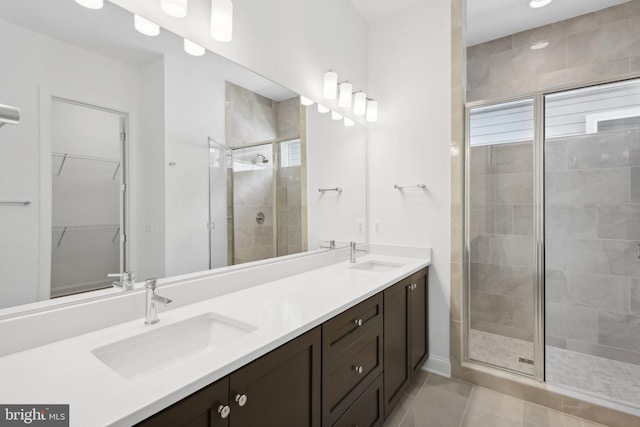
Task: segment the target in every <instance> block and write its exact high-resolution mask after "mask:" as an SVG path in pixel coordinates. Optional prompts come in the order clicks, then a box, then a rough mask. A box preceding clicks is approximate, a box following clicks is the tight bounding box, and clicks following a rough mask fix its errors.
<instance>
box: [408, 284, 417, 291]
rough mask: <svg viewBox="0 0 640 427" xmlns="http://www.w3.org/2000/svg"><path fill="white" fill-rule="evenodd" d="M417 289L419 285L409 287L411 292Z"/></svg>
mask: <svg viewBox="0 0 640 427" xmlns="http://www.w3.org/2000/svg"><path fill="white" fill-rule="evenodd" d="M417 287H418V285H416V284H415V283H412V284H410V285H409V286H407V288H409V290H411V291H415V290H416V288H417Z"/></svg>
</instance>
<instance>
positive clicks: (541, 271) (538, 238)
mask: <svg viewBox="0 0 640 427" xmlns="http://www.w3.org/2000/svg"><path fill="white" fill-rule="evenodd" d="M637 79H640V74H637V73H636V74H632V75H627V76H624V77H622V78H614V79H604V80H598V81H594V82H582V83H579V84H572V85H565V86H559V87H554V88H549V89H547V90H542V91H538V92H533V93H528V94H523V95H520V96H517V97H508V98H497V99H492V100H486V101H475V102H468V103H466V104H465V109H464V111H465V115H464V121H465V126H464V169H463V170H464V180H463V182H464V188H463V215H464V217H463V267H462V278H463V285H462V316H463V317H462V337H461V341H462V342H461V343H460V345H461V348H462V361H461V365H462V366H463V367H469V368H479V369H482V368H489V369H493V370H498V371H501V372H504V373H506V374H511V375H514V376H515V378H517V379H518V380H522V379H523V378H528V379H532V380H535V381H536V382H538V383H545V379H546V378H545V375H546V374H545V372H546V369H545V368H546V366H545V365H546V358H545V265H544V263H545V253H544V250H545V235H544V234H545V231H544V230H545V228H544V227H545V218H544V215H545V210H544V209H545V197H544V195H545V194H544V185H545V176H544V174H545V170H544V167H545V164H544V144H545V125H546V123H545V97H547V96H548V95H552V94H556V93H560V92H566V91H570V90H576V89H583V88H588V87H593V86H599V85H604V84H610V83H617V82H625V81H629V80H637ZM525 99H533V101H534V154H533V167H534V171H533V180H534V191H533V193H534V196H533V203H534V230H533V239H534V248H533V249H534V260H535V270H534V271H535V277H534V287H535V290H534V339H533V345H534V360H539V361H541V363H538V364H534V375H527V374H525V373H523V372H519V371H515V370H512V369H509V368H505V367H502V366H497V365H494V364H490V363H486V362H482V361H479V360H474V359H471V358H470V357H469V329H470V321H471V320H470V312H471V310H470V308H471V307H470V298H469V293H470V275H469V272H470V259H469V254H470V240H469V232H470V228H469V218H470V212H469V208H470V203H469V200H470V192H469V166H470V165H469V159H470V156H469V154H470V153H469V151H470V145H469V142H470V141H469V139H470V132H469V129H470V115H469V112H470V110H471V109H472V108H477V107H482V106H489V105H497V104H502V103H506V102H512V101H521V100H525Z"/></svg>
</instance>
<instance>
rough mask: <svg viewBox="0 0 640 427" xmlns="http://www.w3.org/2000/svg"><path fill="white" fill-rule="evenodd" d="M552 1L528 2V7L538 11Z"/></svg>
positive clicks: (536, 0)
mask: <svg viewBox="0 0 640 427" xmlns="http://www.w3.org/2000/svg"><path fill="white" fill-rule="evenodd" d="M552 1H553V0H531V1H530V2H529V7H532V8H534V9H538V8H541V7H545V6H546V5H548V4H549V3H551V2H552Z"/></svg>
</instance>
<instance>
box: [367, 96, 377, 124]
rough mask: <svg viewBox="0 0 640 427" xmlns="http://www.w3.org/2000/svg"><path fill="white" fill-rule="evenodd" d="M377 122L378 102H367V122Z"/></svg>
mask: <svg viewBox="0 0 640 427" xmlns="http://www.w3.org/2000/svg"><path fill="white" fill-rule="evenodd" d="M376 120H378V101H374V100H373V99H371V100H369V101H368V102H367V121H368V122H375V121H376Z"/></svg>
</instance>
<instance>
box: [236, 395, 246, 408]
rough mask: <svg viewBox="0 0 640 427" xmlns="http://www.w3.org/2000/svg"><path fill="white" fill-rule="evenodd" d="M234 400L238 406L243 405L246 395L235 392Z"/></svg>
mask: <svg viewBox="0 0 640 427" xmlns="http://www.w3.org/2000/svg"><path fill="white" fill-rule="evenodd" d="M235 401H236V402H237V403H238V406H244V405H246V404H247V395H246V394H236V397H235Z"/></svg>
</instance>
